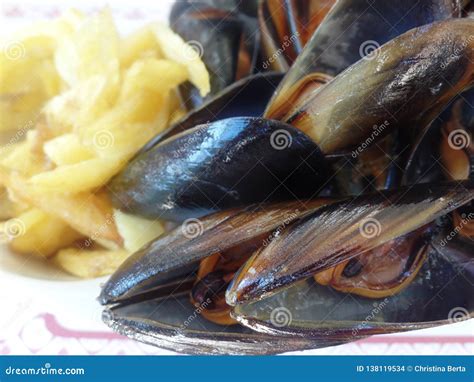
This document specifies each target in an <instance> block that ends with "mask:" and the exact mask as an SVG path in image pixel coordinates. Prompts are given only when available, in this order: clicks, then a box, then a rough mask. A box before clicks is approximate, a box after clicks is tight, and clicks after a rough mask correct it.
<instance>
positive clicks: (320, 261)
mask: <svg viewBox="0 0 474 382" xmlns="http://www.w3.org/2000/svg"><path fill="white" fill-rule="evenodd" d="M473 198H474V184H473V183H472V182H469V181H465V182H450V183H446V184H441V185H426V184H421V185H415V186H411V187H407V188H400V189H397V190H395V191H379V192H377V193H374V194H365V195H362V196H359V197H356V198H349V199H346V200H343V201H339V202H336V203H332V204H330V205H328V206H326V207H323V208H320V209H318V210H316V211H315V212H313V213H311V214H309V215H307V216H306V217H304V218H303V219H301V220H298V221H296V222H294V223H293V224H291V225H290V226H289V227H288V228H286V229H285V230H284V231H283V232H282V233H281V234H280V235H279V236H278V237H276V238H275V239H274V240H272V241H271V243H270V244H269V245H267V246H266V247H265V248H262V249H261V250H259V251H257V252H256V253H255V254H254V255H253V256H252V257H251V258H250V259H249V260H248V261H247V263H246V264H245V265H244V266H243V267H242V268H241V269H240V271H239V272H238V273H237V274H236V276H235V277H234V279H233V281H232V283H231V285H230V286H229V288H228V289H227V292H226V300H227V303H228V304H229V305H237V304H241V303H245V302H249V301H255V300H260V299H263V298H265V297H267V296H269V295H271V294H274V293H275V292H276V291H277V290H279V289H281V288H285V287H288V286H290V285H292V284H293V283H295V282H296V281H298V280H303V279H305V278H307V277H310V276H312V275H314V274H315V273H318V272H320V271H323V270H326V269H328V268H331V267H333V266H335V265H338V264H339V263H341V262H343V261H347V260H349V259H351V258H354V257H355V256H357V255H360V254H363V253H365V252H367V251H370V250H373V249H375V248H377V247H379V246H381V245H382V244H384V243H387V242H390V241H392V240H394V239H396V238H398V237H402V236H404V235H406V234H408V233H410V232H412V231H414V230H416V229H418V228H421V227H423V226H424V225H426V224H428V223H430V222H432V221H434V220H436V219H437V218H439V217H441V216H444V215H446V214H449V213H450V212H451V211H454V210H455V209H457V208H459V207H460V206H462V205H464V204H466V203H468V202H470V201H471V200H472V199H473Z"/></svg>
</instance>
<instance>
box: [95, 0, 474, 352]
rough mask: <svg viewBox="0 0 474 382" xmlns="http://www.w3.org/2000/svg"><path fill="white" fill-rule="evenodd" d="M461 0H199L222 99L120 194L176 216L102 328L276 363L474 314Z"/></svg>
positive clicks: (468, 64)
mask: <svg viewBox="0 0 474 382" xmlns="http://www.w3.org/2000/svg"><path fill="white" fill-rule="evenodd" d="M473 8H474V7H473V6H472V3H471V2H470V1H466V0H464V1H461V0H423V1H417V2H413V1H412V0H398V1H396V2H394V1H391V0H380V1H379V0H377V1H368V0H338V1H335V0H264V1H260V2H258V1H253V0H245V1H238V0H199V1H193V0H186V1H179V2H177V3H176V4H175V5H174V7H173V9H172V12H171V17H170V24H171V25H172V27H173V29H174V30H175V31H176V32H177V33H178V34H180V35H181V36H182V37H183V38H184V39H185V40H187V41H189V42H190V43H191V44H198V45H199V46H200V47H202V49H203V51H202V53H203V55H202V59H203V61H204V62H205V64H206V66H207V68H208V70H209V72H210V75H211V89H212V92H211V95H210V96H207V97H205V98H202V97H201V96H200V95H199V93H198V92H197V91H196V89H194V88H193V87H192V85H190V84H186V85H183V86H182V87H181V89H180V93H181V96H182V99H183V103H184V104H186V106H187V107H188V108H189V113H188V114H187V116H186V117H185V118H184V119H183V120H181V121H179V122H178V123H176V124H175V125H174V126H172V127H171V128H169V129H168V130H167V131H165V132H164V133H162V134H160V135H159V136H157V137H155V138H154V139H153V140H152V141H150V142H149V143H148V144H147V145H146V146H145V147H144V148H143V149H142V150H141V152H140V153H139V154H138V155H137V156H136V157H135V158H134V159H133V160H132V161H131V162H130V163H129V164H128V165H127V167H126V168H125V169H124V170H123V171H122V172H121V173H120V174H119V175H118V176H116V177H115V178H114V179H113V180H112V181H111V183H110V184H109V188H110V189H111V190H112V192H111V195H112V197H113V202H114V205H115V206H116V207H117V208H120V209H122V210H123V211H126V212H130V213H133V214H137V215H141V216H144V217H147V218H153V219H157V218H160V219H165V220H168V221H174V222H177V225H176V226H175V228H174V229H172V230H170V231H169V232H167V233H165V234H164V235H162V236H161V237H158V238H157V239H156V240H154V241H152V242H150V243H149V244H148V245H146V246H145V247H144V248H142V249H141V250H139V251H138V252H137V253H135V254H134V255H133V256H131V257H130V258H129V259H128V261H126V262H125V263H124V264H123V265H122V266H121V267H120V269H118V270H117V272H116V273H115V274H114V275H113V276H112V277H111V278H110V280H109V281H108V282H107V283H106V284H105V285H104V287H103V289H102V292H101V295H100V302H101V304H103V305H104V306H105V312H104V320H105V322H106V323H107V324H108V325H109V326H111V327H112V328H113V329H114V330H116V331H118V332H120V333H122V334H126V335H128V336H130V337H132V338H134V339H136V340H138V341H142V342H145V343H148V344H153V345H156V346H159V347H162V348H167V349H172V350H175V351H179V352H186V353H202V354H206V353H225V354H268V353H279V352H286V351H294V350H302V349H310V348H318V347H324V346H331V345H336V344H341V343H345V342H349V341H354V340H358V339H360V338H364V337H367V336H369V335H374V334H381V333H392V332H401V331H406V330H413V329H421V328H429V327H433V326H437V325H445V324H449V323H453V322H457V321H460V320H464V319H469V318H471V317H473V307H474V293H473V292H474V257H473V254H474V251H473V248H474V244H473V241H472V240H473V238H474V204H473V202H472V199H473V198H474V183H473V181H472V178H473V173H474V143H473V142H472V137H473V132H474V89H472V86H473V83H474V17H473V16H471V14H470V12H471V11H472V10H473Z"/></svg>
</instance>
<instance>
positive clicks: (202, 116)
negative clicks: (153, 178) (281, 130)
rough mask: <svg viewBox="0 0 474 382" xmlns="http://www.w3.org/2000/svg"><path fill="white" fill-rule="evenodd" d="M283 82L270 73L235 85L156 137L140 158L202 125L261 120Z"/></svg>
mask: <svg viewBox="0 0 474 382" xmlns="http://www.w3.org/2000/svg"><path fill="white" fill-rule="evenodd" d="M282 78H283V74H282V73H276V72H267V73H258V74H255V75H252V76H248V77H245V78H243V79H241V80H239V81H237V82H234V83H233V84H232V85H229V86H227V87H226V88H225V89H224V90H222V91H220V92H218V93H217V94H216V95H215V96H213V97H211V98H209V99H208V100H207V101H206V102H204V103H203V104H202V105H201V106H200V107H198V108H196V109H194V110H192V111H191V112H189V113H188V114H187V115H186V116H185V117H184V118H183V119H182V120H180V121H178V122H177V123H175V124H173V125H172V126H170V127H169V128H168V129H166V130H165V131H163V132H162V133H161V134H158V135H157V136H155V137H154V138H153V139H152V140H150V142H148V143H147V144H146V145H145V146H144V147H143V148H142V149H141V150H140V152H139V153H138V154H137V155H140V154H141V153H143V152H145V151H148V150H149V149H150V148H151V147H153V146H155V145H157V144H158V143H160V142H162V141H164V140H165V139H167V138H170V137H172V136H173V135H176V134H178V133H182V132H183V131H185V130H189V129H191V128H193V127H195V126H197V125H201V124H203V123H209V122H211V121H218V120H220V119H226V118H231V117H260V116H261V115H262V114H263V112H264V110H265V107H266V105H267V102H268V100H269V99H270V97H271V96H272V94H273V92H274V91H275V89H276V87H277V86H278V84H279V83H280V81H281V79H282Z"/></svg>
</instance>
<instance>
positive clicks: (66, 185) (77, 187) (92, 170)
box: [28, 157, 125, 194]
mask: <svg viewBox="0 0 474 382" xmlns="http://www.w3.org/2000/svg"><path fill="white" fill-rule="evenodd" d="M124 165H125V161H123V160H122V159H121V158H117V157H107V158H94V159H89V160H86V161H83V162H79V163H75V164H71V165H64V166H60V167H57V168H55V169H54V170H52V171H47V172H42V173H40V174H38V175H35V176H33V177H32V178H30V179H29V181H28V183H29V184H30V185H31V186H32V187H34V189H35V192H44V193H47V192H55V193H61V194H65V193H70V194H77V193H81V192H85V191H93V190H95V189H97V188H100V187H102V186H103V185H104V184H105V183H107V182H108V181H109V179H110V178H112V176H114V174H116V173H117V172H118V171H119V170H120V169H121V168H122V167H123V166H124Z"/></svg>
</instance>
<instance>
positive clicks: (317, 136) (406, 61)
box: [285, 19, 474, 154]
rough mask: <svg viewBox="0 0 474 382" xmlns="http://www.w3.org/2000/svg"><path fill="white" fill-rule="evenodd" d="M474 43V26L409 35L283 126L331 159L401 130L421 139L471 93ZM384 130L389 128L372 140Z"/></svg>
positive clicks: (455, 24) (465, 23) (453, 23)
mask: <svg viewBox="0 0 474 382" xmlns="http://www.w3.org/2000/svg"><path fill="white" fill-rule="evenodd" d="M472 35H474V20H471V19H451V20H447V21H442V22H437V23H433V24H430V25H427V26H423V27H420V28H416V29H413V30H410V31H409V32H406V33H405V34H403V35H401V36H399V37H397V38H395V39H393V40H391V41H390V42H389V43H387V44H385V45H383V46H382V47H381V48H380V49H379V50H378V51H377V52H376V55H375V57H374V58H373V59H371V60H360V61H358V62H357V63H356V64H354V65H353V66H351V67H350V68H348V69H347V70H346V71H344V72H343V73H341V74H340V75H338V76H337V77H336V78H335V79H334V80H333V81H331V82H330V83H329V84H327V85H326V86H324V87H323V88H320V89H319V91H316V92H315V93H313V94H312V95H311V97H309V98H308V99H306V100H305V103H304V104H303V105H302V106H299V105H296V107H295V108H294V110H292V111H291V112H290V113H289V114H288V117H285V121H286V122H287V123H289V124H291V125H293V126H295V127H298V128H300V129H301V130H302V131H304V132H306V134H308V135H309V136H310V137H312V138H313V139H314V141H315V142H316V143H317V144H318V145H319V147H320V148H321V150H322V151H323V152H324V153H325V154H334V153H338V152H345V151H347V150H352V149H354V148H357V147H358V146H360V145H361V143H362V142H366V141H367V140H370V139H371V140H372V141H373V142H374V143H375V142H377V141H378V140H379V139H380V138H382V137H384V136H386V135H387V134H389V133H390V132H391V131H394V130H395V129H404V130H408V131H410V130H411V131H413V134H412V135H413V136H417V135H418V133H420V132H422V131H423V130H424V129H425V128H426V126H428V125H429V124H430V123H431V122H432V121H433V119H435V118H436V116H437V115H438V114H439V113H440V112H441V111H442V110H443V109H444V108H445V107H446V106H447V105H448V104H449V102H450V101H451V100H452V99H453V98H454V97H455V96H457V95H458V94H459V93H460V92H463V91H465V90H468V89H469V88H471V87H472V85H473V83H474V76H473V74H472V73H473V67H474V65H473V62H474V39H473V38H472ZM470 36H471V37H470ZM453 49H454V51H455V52H456V54H453ZM379 126H385V127H384V128H383V129H379V130H380V131H379V132H378V134H377V135H374V127H376V128H378V127H379Z"/></svg>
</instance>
